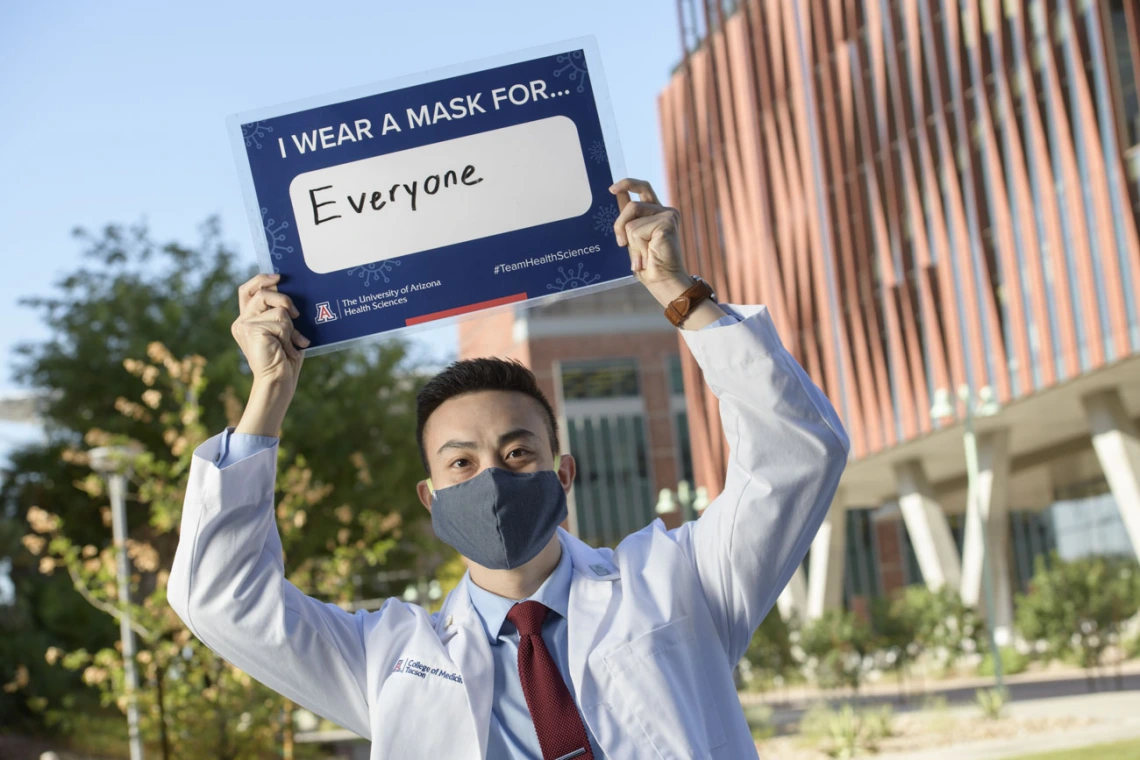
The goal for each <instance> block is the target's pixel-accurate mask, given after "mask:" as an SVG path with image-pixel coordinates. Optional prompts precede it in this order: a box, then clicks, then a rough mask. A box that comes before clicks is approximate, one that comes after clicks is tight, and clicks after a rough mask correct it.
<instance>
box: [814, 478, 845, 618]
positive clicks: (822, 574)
mask: <svg viewBox="0 0 1140 760" xmlns="http://www.w3.org/2000/svg"><path fill="white" fill-rule="evenodd" d="M846 552H847V505H846V504H845V503H844V500H843V493H842V492H838V493H836V494H835V498H834V499H832V501H831V508H830V509H829V510H828V512H827V517H825V518H824V519H823V525H821V526H820V527H819V532H818V533H816V534H815V538H814V539H812V542H811V554H810V555H808V556H809V559H808V574H807V576H808V577H807V582H808V596H807V619H808V620H816V619H817V618H821V617H823V613H824V610H828V609H833V608H835V607H840V606H842V605H843V571H844V570H845V569H846V565H847V554H846Z"/></svg>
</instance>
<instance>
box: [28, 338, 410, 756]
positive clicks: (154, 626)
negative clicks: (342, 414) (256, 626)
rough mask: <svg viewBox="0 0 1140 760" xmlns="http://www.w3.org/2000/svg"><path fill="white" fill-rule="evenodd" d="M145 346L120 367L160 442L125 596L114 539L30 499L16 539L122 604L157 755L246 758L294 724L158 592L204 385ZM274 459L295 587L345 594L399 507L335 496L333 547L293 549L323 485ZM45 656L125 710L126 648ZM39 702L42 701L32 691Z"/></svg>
mask: <svg viewBox="0 0 1140 760" xmlns="http://www.w3.org/2000/svg"><path fill="white" fill-rule="evenodd" d="M148 355H149V359H150V362H144V361H139V360H131V359H128V360H127V361H126V362H124V365H125V367H126V370H127V371H128V372H129V373H130V374H131V375H133V376H135V377H138V378H140V379H141V380H142V381H143V384H144V385H146V386H148V388H147V390H146V391H144V392H143V393H142V395H141V399H140V401H138V402H135V401H129V400H127V399H119V402H118V403H117V405H116V406H117V408H118V409H119V412H120V413H121V414H122V415H124V416H129V417H132V418H134V419H135V420H137V421H139V422H141V423H143V424H144V425H146V426H148V427H153V428H156V429H157V430H158V431H159V435H158V437H159V438H160V439H161V440H162V441H163V448H162V449H160V450H157V451H151V450H144V451H143V453H142V454H141V455H140V456H138V458H137V459H136V460H135V461H134V464H133V466H134V477H133V482H134V484H135V485H136V488H137V494H136V498H137V501H138V503H139V505H140V506H141V507H142V508H143V509H141V510H139V511H141V512H144V514H145V517H146V524H145V527H143V528H140V529H138V530H136V531H135V533H134V535H133V536H132V537H131V538H130V539H129V540H128V541H127V543H126V552H127V554H128V556H129V559H130V563H131V566H132V571H133V573H132V577H131V586H132V590H133V596H132V599H131V600H129V601H127V600H123V599H120V598H119V594H118V587H117V585H116V582H115V578H116V575H115V569H116V566H117V561H118V550H117V549H116V548H115V547H104V548H102V549H100V548H99V547H98V546H96V545H94V544H88V545H86V546H84V545H80V544H77V543H75V542H74V541H72V540H71V539H70V538H68V536H67V535H66V533H65V531H64V527H65V526H64V524H63V522H62V521H61V519H60V518H59V517H58V516H57V515H54V514H51V513H50V512H48V511H47V510H44V509H42V508H39V507H33V508H32V509H30V510H28V515H27V520H28V523H29V525H30V527H31V529H32V532H30V533H28V534H27V535H25V536H24V537H23V544H24V546H25V547H26V548H27V550H28V551H29V552H30V553H31V554H32V555H34V556H37V557H38V558H39V570H40V572H41V573H43V574H45V575H51V574H52V573H54V572H56V571H57V570H59V571H65V572H66V573H67V575H68V576H69V577H70V579H71V581H72V584H73V585H74V588H75V589H76V590H77V591H78V593H79V594H80V595H81V596H82V597H83V599H84V600H85V601H86V602H87V603H88V604H90V605H91V606H92V607H94V608H96V609H97V610H99V611H101V612H103V613H105V614H107V615H109V616H111V617H113V618H116V619H119V618H121V617H122V615H123V612H124V610H129V611H130V619H131V628H132V630H133V631H134V632H135V635H136V636H137V637H138V640H139V645H140V652H139V654H138V656H137V663H136V665H137V667H138V669H139V671H140V672H141V673H142V674H143V676H144V683H145V688H143V689H142V691H141V693H140V695H139V699H140V712H141V716H142V729H143V732H144V735H145V736H149V737H150V738H151V739H153V740H154V742H155V743H156V744H158V745H159V746H160V747H162V750H163V757H164V758H169V757H174V756H175V755H178V756H182V757H217V758H222V759H224V760H243V759H245V758H250V759H251V760H252V759H253V758H258V757H262V756H264V753H265V752H267V751H271V750H272V749H273V747H274V745H275V744H276V741H277V736H278V734H279V733H283V734H285V735H286V736H288V735H289V734H290V733H291V726H290V725H289V723H288V722H287V721H285V720H284V716H287V715H289V707H290V706H289V705H288V703H287V702H286V701H285V700H284V699H283V698H281V697H279V696H277V695H275V694H273V693H272V692H270V691H269V690H268V689H266V688H264V687H262V686H260V685H259V684H257V683H255V682H254V681H253V680H252V679H251V678H250V677H249V676H248V675H246V674H245V673H242V672H241V671H239V670H238V669H237V668H235V667H234V666H232V665H230V664H229V663H227V662H225V661H224V660H222V659H221V658H220V657H218V656H216V655H215V654H214V653H213V652H211V651H210V650H209V649H207V648H206V647H205V646H204V645H203V644H202V643H201V642H199V641H197V640H196V639H195V638H194V637H193V636H192V635H191V633H190V631H189V630H188V629H187V628H186V627H185V625H184V624H183V623H182V621H181V620H179V619H178V617H177V616H176V615H175V614H174V612H173V610H171V608H170V606H169V605H168V604H167V600H166V587H167V579H168V577H169V568H170V565H171V561H172V558H173V552H174V549H175V547H176V545H177V536H176V533H177V528H178V524H179V519H180V516H181V512H182V502H183V498H184V496H185V490H186V482H187V479H188V476H189V469H190V463H191V459H192V456H193V451H194V449H195V448H196V447H197V445H198V444H200V443H201V442H202V441H203V440H205V438H206V437H207V428H206V427H205V425H204V424H203V423H202V421H201V416H202V414H201V413H202V407H201V404H200V402H199V399H200V398H201V396H202V393H203V391H204V390H205V389H206V387H207V384H206V378H205V374H204V370H205V367H206V361H205V359H203V358H202V357H200V356H193V357H188V358H185V359H181V360H176V359H175V358H174V357H173V356H172V355H171V354H170V353H169V351H167V350H166V348H165V347H164V346H162V345H161V344H159V343H153V344H151V346H150V347H149V349H148ZM128 440H129V439H126V438H125V437H124V436H121V435H119V436H116V435H112V434H110V433H108V432H106V431H103V430H92V431H90V432H89V433H88V435H87V436H86V439H85V442H86V443H87V444H88V445H108V444H114V443H126V442H128ZM86 456H87V455H86V453H85V452H84V451H83V450H82V449H73V450H69V451H67V452H66V453H65V457H66V458H67V459H68V460H70V461H72V462H74V463H76V464H83V463H84V460H85V459H86ZM279 462H280V467H279V474H278V481H277V486H278V488H277V490H278V495H277V500H276V505H277V506H276V512H277V519H278V524H279V531H280V533H281V541H282V546H283V549H284V561H285V563H286V571H287V575H288V577H289V578H290V580H291V581H293V582H294V583H295V584H297V585H299V586H300V587H302V588H306V587H308V588H317V589H319V590H320V591H321V596H323V597H324V598H326V599H332V600H339V601H348V600H350V599H351V598H352V596H353V595H354V593H355V585H356V584H355V582H354V574H355V573H359V572H361V571H363V570H364V569H365V568H368V567H378V566H380V565H381V564H382V563H383V562H384V559H385V556H386V555H387V553H388V552H389V551H391V549H392V548H393V547H394V546H395V543H396V536H397V535H398V531H399V528H400V519H399V515H397V514H394V513H393V514H389V515H386V516H378V517H376V519H371V518H366V519H362V520H360V521H359V524H358V527H357V528H356V529H355V530H354V529H352V528H350V527H349V526H350V525H353V524H354V518H355V517H356V516H355V515H353V514H352V513H351V510H350V508H348V507H346V506H341V507H337V509H336V510H335V515H336V519H337V524H338V525H340V526H341V527H340V528H338V540H337V544H336V546H335V548H334V549H333V550H332V551H331V552H328V553H324V554H311V555H306V554H305V553H304V552H295V549H296V548H297V547H299V546H303V544H304V540H303V539H304V536H305V535H306V533H307V522H308V519H309V517H308V515H309V514H310V513H311V512H316V511H319V509H320V507H321V506H322V505H323V503H324V502H325V501H326V500H327V499H328V497H329V495H330V493H331V490H332V489H330V488H329V487H328V486H326V485H324V484H322V483H320V482H319V481H318V480H316V479H315V477H314V476H313V472H312V470H311V469H309V468H308V467H307V466H306V462H305V460H304V458H303V457H301V456H294V455H291V454H289V453H288V452H287V451H286V450H284V449H281V450H280V451H279ZM77 486H78V487H79V489H80V490H82V491H83V492H84V494H85V495H86V496H87V497H88V499H90V500H91V501H93V502H96V503H97V501H98V500H100V499H101V498H102V497H103V484H102V481H101V479H100V478H99V477H98V476H97V475H94V474H91V475H89V476H88V477H87V478H85V479H84V480H83V481H81V482H80V483H78V484H77ZM106 509H107V508H106V507H103V508H102V510H101V511H103V512H106ZM92 511H95V512H98V511H100V510H95V509H93V510H92ZM44 657H45V659H46V661H47V662H48V663H49V664H55V663H57V662H58V663H59V664H61V665H62V666H63V667H64V668H67V669H69V670H75V671H81V672H82V678H83V681H84V682H85V683H86V684H88V685H90V686H93V687H95V688H96V689H97V690H98V691H99V692H100V694H101V695H102V699H103V701H104V703H105V704H115V705H116V706H118V707H119V708H120V709H121V710H123V711H124V712H125V710H126V705H127V701H126V699H127V698H126V694H125V688H124V668H123V657H122V653H121V651H120V650H119V649H118V648H116V647H114V646H110V647H104V648H102V649H100V650H98V651H95V652H89V651H88V650H87V649H83V648H80V649H76V650H74V651H70V652H64V651H61V650H60V649H56V648H53V649H49V650H48V651H47V652H46V653H45V655H44ZM29 681H30V679H25V683H24V684H23V685H22V688H24V689H29V688H31V687H33V686H34V684H32V683H30V682H29ZM20 686H21V685H20V684H17V687H20ZM38 707H40V708H41V709H42V708H46V707H47V705H46V704H44V703H43V702H42V701H39V704H38ZM49 714H51V713H49ZM55 715H56V716H57V717H58V716H59V713H55ZM235 716H237V719H236V720H235V719H234V718H235Z"/></svg>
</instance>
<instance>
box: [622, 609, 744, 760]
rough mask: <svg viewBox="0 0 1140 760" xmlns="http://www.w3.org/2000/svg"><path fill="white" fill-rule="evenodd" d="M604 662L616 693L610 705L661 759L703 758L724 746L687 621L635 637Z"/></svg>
mask: <svg viewBox="0 0 1140 760" xmlns="http://www.w3.org/2000/svg"><path fill="white" fill-rule="evenodd" d="M605 662H606V667H607V669H608V670H609V672H610V675H611V681H612V688H613V689H614V690H615V691H616V692H617V693H616V694H615V695H614V696H615V699H614V703H613V705H612V706H613V707H614V708H615V709H617V710H618V711H619V712H622V713H626V717H627V719H629V720H632V721H634V722H635V723H634V725H639V726H640V727H641V728H642V730H644V731H645V734H646V736H647V737H648V739H649V741H650V743H652V745H653V747H654V749H656V750H657V753H658V754H659V755H660V757H661V758H663V760H672V759H673V758H677V760H682V759H683V760H691V758H706V757H709V756H710V755H709V752H710V751H711V750H712V749H714V748H716V747H718V746H720V745H721V744H724V743H725V741H726V737H725V733H724V726H723V724H722V723H721V721H720V716H719V715H718V714H717V708H716V702H715V701H714V699H713V693H712V687H711V686H710V685H709V680H708V677H707V676H706V675H705V669H704V668H705V666H704V665H703V663H702V662H701V658H700V653H699V651H698V647H697V638H696V634H695V633H694V631H693V621H692V619H691V618H688V617H683V618H679V619H677V620H673V621H671V622H669V623H666V624H665V625H662V626H660V627H658V628H654V629H653V630H651V631H649V632H647V633H644V634H641V635H640V636H638V637H637V638H635V639H633V640H632V641H630V642H628V643H627V644H624V645H622V646H620V647H618V648H617V649H616V650H614V651H613V652H610V653H608V654H607V655H605ZM617 698H620V703H619V699H617Z"/></svg>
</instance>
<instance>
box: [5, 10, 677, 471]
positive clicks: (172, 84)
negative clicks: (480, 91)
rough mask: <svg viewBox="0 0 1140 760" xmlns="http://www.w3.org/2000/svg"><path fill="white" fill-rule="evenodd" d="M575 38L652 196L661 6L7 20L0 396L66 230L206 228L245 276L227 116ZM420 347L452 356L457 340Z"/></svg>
mask: <svg viewBox="0 0 1140 760" xmlns="http://www.w3.org/2000/svg"><path fill="white" fill-rule="evenodd" d="M587 34H593V35H595V36H596V37H597V38H598V42H599V46H600V48H601V51H602V58H603V61H604V64H605V67H606V74H607V81H608V86H609V90H610V94H611V97H612V99H613V101H614V109H615V112H616V117H617V122H618V129H619V131H620V134H621V139H622V147H623V152H624V154H625V164H626V166H627V168H628V170H629V172H630V173H631V174H634V175H640V176H643V177H645V178H646V179H649V180H650V181H652V182H653V183H654V184H655V185H657V186H658V187H659V188H661V189H662V190H663V189H664V175H663V170H662V159H661V148H660V135H659V130H658V125H657V103H656V98H657V93H658V92H659V91H660V90H661V88H662V87H663V86H664V85H665V83H666V82H667V80H668V77H669V73H670V71H671V69H672V67H673V65H674V64H675V63H676V61H677V59H678V57H679V42H678V32H677V25H676V10H675V5H674V3H673V2H672V1H671V0H641V1H639V2H614V1H613V0H583V1H582V2H577V3H552V2H535V1H534V0H531V1H530V2H496V1H492V0H479V1H478V2H472V0H467V1H466V2H459V1H453V2H424V1H419V0H418V1H417V2H401V3H395V2H376V1H374V2H369V3H340V4H337V3H314V2H309V3H298V2H274V3H259V4H256V5H255V4H238V3H232V2H230V3H222V2H195V3H181V4H178V5H175V4H167V3H152V2H114V3H89V2H84V3H79V2H62V1H61V2H32V1H31V0H9V1H8V2H5V3H3V4H2V6H0V50H3V51H4V65H3V67H0V170H2V173H3V181H2V182H0V229H2V230H3V234H2V236H0V261H2V262H3V265H4V273H3V276H2V277H0V324H2V325H3V328H2V329H0V365H2V366H3V370H4V371H3V372H0V395H2V394H4V393H5V392H10V391H12V390H14V389H15V385H14V383H13V381H12V379H11V377H10V364H11V350H12V347H13V346H15V345H16V344H18V343H20V342H23V341H27V340H35V339H40V338H43V337H45V335H46V332H45V330H44V329H43V328H42V326H40V325H39V324H38V322H37V321H36V320H35V319H34V315H33V313H32V312H30V311H29V310H28V309H26V308H21V307H19V306H18V305H17V302H18V300H19V299H20V298H21V297H23V296H27V295H34V294H43V293H47V292H48V291H49V289H50V286H51V284H52V282H53V281H54V280H55V279H57V278H58V276H59V275H61V274H62V273H65V272H67V271H69V270H71V269H73V268H74V267H75V266H76V265H77V263H78V261H79V255H78V254H79V248H78V246H77V245H76V243H75V241H73V240H72V238H71V236H70V231H71V230H72V228H74V227H76V226H77V225H78V226H85V227H90V228H96V229H97V228H99V227H101V226H102V225H104V224H106V223H108V222H135V221H139V220H146V221H147V222H148V223H149V224H150V226H151V229H152V231H153V232H154V234H155V236H156V237H157V238H158V239H159V240H166V239H180V240H185V241H193V240H195V239H196V236H195V229H196V227H197V225H198V224H199V222H201V221H202V220H203V219H205V218H206V217H207V216H209V215H211V214H217V215H219V216H220V217H221V219H222V222H223V226H224V230H225V232H226V237H227V239H228V240H230V241H231V242H232V244H233V247H234V248H235V250H237V251H238V252H239V255H240V256H241V257H243V258H244V259H246V260H248V261H250V262H252V261H253V253H252V247H251V244H250V232H249V227H248V225H247V223H246V221H245V217H244V215H243V210H242V201H241V197H240V192H239V189H238V183H237V178H236V172H235V170H234V162H233V157H232V153H231V151H230V146H229V143H228V141H227V138H226V133H225V118H226V116H228V115H229V114H232V113H236V112H239V111H245V110H248V109H251V108H256V107H261V106H268V105H275V104H277V103H281V102H284V101H288V100H293V99H296V98H300V97H305V96H308V95H315V94H320V93H323V92H329V91H333V90H338V89H342V88H345V87H352V86H356V85H361V84H367V83H369V82H377V81H383V80H385V79H390V78H393V77H398V76H402V75H406V74H412V73H416V72H421V71H428V70H431V69H433V68H437V67H440V66H445V65H449V64H455V63H461V62H464V61H469V60H473V59H479V58H484V57H487V56H492V55H498V54H501V53H505V52H509V51H512V50H518V49H523V48H527V47H532V46H535V45H540V44H544V43H548V42H555V41H558V40H561V39H567V38H570V37H578V36H583V35H587ZM417 340H418V341H420V342H421V343H423V344H424V347H425V350H426V351H428V352H430V354H431V355H433V356H437V357H443V356H446V355H447V354H449V353H450V352H453V351H454V343H455V336H454V331H453V330H446V329H444V330H437V331H434V332H431V333H426V334H421V337H419V338H417ZM2 433H3V431H2V430H0V456H2V452H3V450H4V449H5V448H6V445H5V443H6V441H5V436H4V435H3V434H2ZM11 435H15V434H14V433H13V434H11ZM8 442H9V443H10V442H11V439H10V438H9V441H8Z"/></svg>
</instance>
